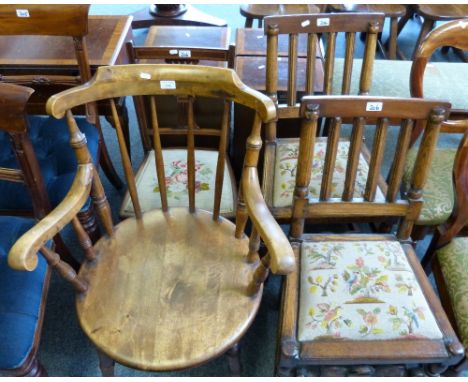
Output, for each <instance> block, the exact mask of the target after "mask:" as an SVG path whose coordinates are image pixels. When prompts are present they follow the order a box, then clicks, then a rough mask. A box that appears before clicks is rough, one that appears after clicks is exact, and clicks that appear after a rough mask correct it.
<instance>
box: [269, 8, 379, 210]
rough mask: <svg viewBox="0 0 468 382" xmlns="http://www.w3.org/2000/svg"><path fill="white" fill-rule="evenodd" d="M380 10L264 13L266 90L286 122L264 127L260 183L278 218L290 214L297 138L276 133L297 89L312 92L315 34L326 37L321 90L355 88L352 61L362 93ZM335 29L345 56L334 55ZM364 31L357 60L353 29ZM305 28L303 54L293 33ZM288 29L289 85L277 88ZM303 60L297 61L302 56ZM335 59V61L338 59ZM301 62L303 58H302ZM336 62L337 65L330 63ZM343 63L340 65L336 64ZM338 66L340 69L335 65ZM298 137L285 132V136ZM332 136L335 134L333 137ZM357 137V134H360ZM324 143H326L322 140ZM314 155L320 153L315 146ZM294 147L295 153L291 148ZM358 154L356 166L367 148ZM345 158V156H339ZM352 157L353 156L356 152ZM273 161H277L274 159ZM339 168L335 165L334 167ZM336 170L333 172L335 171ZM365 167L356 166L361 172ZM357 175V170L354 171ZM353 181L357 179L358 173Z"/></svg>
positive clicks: (294, 113)
mask: <svg viewBox="0 0 468 382" xmlns="http://www.w3.org/2000/svg"><path fill="white" fill-rule="evenodd" d="M383 21H384V15H383V14H380V13H369V14H365V13H347V14H344V13H336V14H327V13H323V14H310V15H289V16H269V17H266V18H265V34H266V35H267V65H266V78H267V79H266V93H267V95H269V96H270V97H271V98H272V99H273V100H274V101H275V102H276V103H277V105H278V119H279V120H281V119H284V121H281V122H285V121H287V122H288V125H286V126H284V127H283V128H282V130H281V131H280V129H278V128H277V121H273V122H271V123H269V124H268V125H267V126H266V129H265V141H266V142H265V143H266V145H265V158H264V171H263V188H264V194H265V200H266V201H267V203H268V205H269V206H270V208H271V209H272V213H273V215H274V216H275V217H276V218H277V219H284V218H290V217H291V207H292V198H293V197H292V194H293V190H294V177H295V173H296V166H297V160H296V159H297V149H298V145H299V139H298V138H282V137H281V135H280V134H281V133H283V135H282V136H283V137H284V131H286V130H288V132H289V134H290V129H289V128H288V129H287V128H286V127H289V125H290V124H292V123H293V122H294V119H297V118H298V117H299V110H300V108H299V104H298V99H300V97H301V96H302V95H304V94H305V95H312V94H314V89H313V84H314V68H315V66H314V63H315V51H316V46H317V40H318V38H319V37H318V35H319V34H321V36H322V39H324V40H326V41H327V45H326V53H325V58H324V69H325V75H324V89H323V92H324V93H325V94H333V93H335V91H336V90H337V88H338V86H339V88H340V89H341V90H338V92H340V93H341V94H350V93H351V92H352V91H354V89H353V87H352V83H351V75H352V72H353V67H354V68H355V69H357V70H358V71H359V69H358V67H359V65H360V64H361V66H360V80H359V94H360V95H362V94H367V93H368V92H369V90H370V86H371V81H372V70H373V64H374V57H375V47H376V44H377V34H378V33H379V32H380V31H381V30H382V25H383ZM339 32H345V33H346V54H345V59H344V61H343V60H341V61H339V59H336V58H335V54H336V38H337V34H338V33H339ZM358 32H366V33H367V37H366V46H365V51H364V58H363V60H362V63H358V62H357V61H356V60H355V59H354V51H355V40H356V33H358ZM302 33H306V34H307V38H308V44H307V46H308V51H307V58H306V59H305V60H304V59H300V58H299V59H298V56H297V38H298V35H300V34H302ZM282 34H287V35H289V56H288V86H287V91H286V92H285V93H281V94H280V93H279V92H278V57H277V55H278V35H282ZM301 60H302V61H301ZM338 61H339V62H338ZM301 62H302V63H301ZM335 64H338V65H335ZM341 65H342V66H341ZM339 67H341V68H342V70H343V72H342V75H341V73H340V72H339V71H337V69H339ZM299 76H305V88H304V89H298V88H297V87H296V83H297V82H298V81H297V80H298V78H299ZM294 136H295V137H297V136H298V134H296V135H289V137H294ZM332 139H334V138H332ZM359 139H360V138H359ZM324 142H326V138H324V140H323V142H322V141H317V145H319V146H320V145H323V144H324ZM325 144H326V143H325ZM346 145H347V144H346V143H345V142H343V143H340V144H339V146H340V149H339V154H338V155H339V161H337V167H338V165H339V166H342V165H343V163H344V162H346V160H345V159H343V158H344V157H343V155H344V156H346V155H347V153H348V151H347V150H348V149H347V147H348V146H346ZM315 152H316V155H321V154H323V153H324V151H323V150H319V149H318V147H317V149H316V150H315ZM294 153H296V154H294ZM361 156H362V158H361V159H359V160H358V162H357V163H358V166H359V167H363V166H364V163H365V160H364V158H365V156H366V153H364V152H363V153H362V155H361ZM316 160H317V161H318V167H317V168H315V167H314V171H315V172H316V173H317V174H320V173H321V171H322V168H320V163H323V157H317V158H316ZM343 160H344V162H343ZM356 160H357V158H356ZM275 163H276V164H277V165H275ZM338 170H339V168H337V171H338ZM337 171H335V172H337ZM365 171H366V170H365V169H364V167H363V168H362V169H361V170H360V171H359V174H361V172H365ZM358 176H359V175H358ZM315 178H316V177H315V176H313V181H312V184H311V194H313V195H314V196H317V195H316V193H315V191H314V190H316V189H317V187H316V186H317V184H315V186H312V185H313V184H314V183H315V182H316V179H315ZM358 182H360V181H359V179H358Z"/></svg>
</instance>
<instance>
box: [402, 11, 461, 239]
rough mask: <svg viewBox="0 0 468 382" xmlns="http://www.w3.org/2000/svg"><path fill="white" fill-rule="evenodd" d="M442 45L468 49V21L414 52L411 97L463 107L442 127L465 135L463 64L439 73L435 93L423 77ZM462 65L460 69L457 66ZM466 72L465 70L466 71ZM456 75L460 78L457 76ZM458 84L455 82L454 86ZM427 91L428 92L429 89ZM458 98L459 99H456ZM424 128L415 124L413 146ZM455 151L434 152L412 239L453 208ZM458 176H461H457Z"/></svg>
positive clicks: (434, 35)
mask: <svg viewBox="0 0 468 382" xmlns="http://www.w3.org/2000/svg"><path fill="white" fill-rule="evenodd" d="M444 46H451V47H455V48H457V49H461V50H468V20H455V21H451V22H448V23H446V24H444V25H442V26H440V27H438V28H436V29H434V30H433V31H432V32H430V33H429V34H428V35H427V37H426V38H425V39H424V41H423V42H422V43H421V45H420V47H419V49H418V50H417V52H416V55H415V58H414V60H413V63H412V66H411V73H410V88H411V96H413V97H431V98H434V97H435V96H438V97H441V96H444V97H445V98H447V99H449V100H450V101H452V100H453V101H452V105H454V104H463V103H464V104H465V105H466V106H465V107H466V109H465V110H456V108H454V109H452V111H451V113H450V117H449V120H448V121H445V122H444V123H443V125H442V129H441V131H442V132H443V133H455V134H460V133H464V132H465V131H466V129H467V128H468V119H467V113H468V104H467V103H466V97H465V96H464V95H463V92H464V89H465V88H466V85H467V84H468V82H466V81H465V80H464V79H465V78H466V74H467V73H466V72H463V70H464V68H463V67H464V66H466V64H459V65H457V66H455V67H453V68H450V67H446V70H452V71H453V70H455V69H457V71H456V72H455V73H453V74H451V77H450V76H449V75H448V74H447V73H442V74H441V77H440V78H439V79H438V81H437V82H436V87H437V89H435V91H436V92H437V94H433V90H434V89H433V88H434V86H433V84H431V83H430V82H428V78H427V77H426V76H425V75H426V74H427V73H426V72H430V71H431V70H433V69H432V68H428V62H429V59H430V57H431V56H432V54H433V53H434V51H435V50H436V49H438V48H441V47H444ZM460 65H461V66H460ZM465 70H466V69H465ZM458 76H459V77H458ZM444 80H445V81H448V80H451V81H452V83H448V82H446V83H443V82H442V81H444ZM457 81H459V84H458V83H455V82H457ZM428 88H430V90H428ZM457 98H458V99H457ZM423 128H424V126H422V125H417V126H416V128H415V130H414V132H413V136H412V144H414V142H416V140H417V138H418V137H419V136H420V134H421V132H422V130H423ZM411 151H412V152H411V153H410V155H409V157H408V168H409V169H410V168H411V167H412V165H413V163H414V158H415V153H416V151H417V148H416V147H415V148H414V149H412V150H411ZM456 152H457V148H456V147H453V148H442V147H441V148H438V149H437V150H436V152H435V159H434V161H433V163H432V165H431V168H430V170H429V177H428V180H427V186H426V197H425V202H424V205H423V209H422V211H421V215H420V217H419V219H418V220H417V221H416V223H415V224H416V226H415V230H414V232H413V234H412V237H413V239H417V240H419V239H422V238H423V237H424V235H425V234H426V233H427V232H428V231H429V230H430V229H431V228H434V227H436V226H437V225H439V224H442V223H444V222H445V221H447V219H448V218H449V216H450V214H451V212H452V211H453V209H454V195H455V194H454V187H453V182H452V168H453V163H454V158H455V155H456ZM459 176H463V174H460V175H459ZM408 181H409V171H408V174H407V175H406V176H405V183H406V184H408Z"/></svg>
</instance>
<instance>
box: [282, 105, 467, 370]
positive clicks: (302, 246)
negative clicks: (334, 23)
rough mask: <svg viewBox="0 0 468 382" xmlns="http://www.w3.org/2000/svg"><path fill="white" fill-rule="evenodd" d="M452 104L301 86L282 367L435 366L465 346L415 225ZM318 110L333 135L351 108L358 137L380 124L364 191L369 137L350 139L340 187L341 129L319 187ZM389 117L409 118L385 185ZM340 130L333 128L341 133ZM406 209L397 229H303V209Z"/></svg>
mask: <svg viewBox="0 0 468 382" xmlns="http://www.w3.org/2000/svg"><path fill="white" fill-rule="evenodd" d="M449 108H450V104H448V103H445V102H441V101H427V100H418V99H405V98H400V99H399V98H376V97H350V96H336V97H334V96H333V97H331V96H328V97H327V96H322V97H320V96H310V97H304V98H303V100H302V105H301V116H302V119H303V124H302V128H301V140H300V145H299V151H298V152H299V154H298V155H299V158H298V167H297V173H296V177H295V186H294V202H293V213H292V218H291V230H290V240H291V242H292V245H293V249H294V252H295V255H296V267H297V269H298V270H297V271H296V272H293V273H291V274H290V275H288V276H287V277H286V279H285V281H284V284H283V294H282V305H281V317H280V332H279V340H278V351H277V356H278V358H277V373H278V374H279V375H281V376H288V375H292V374H297V375H309V376H310V375H315V376H316V375H323V376H345V375H350V376H353V375H354V376H364V375H375V376H404V375H408V374H410V375H438V374H439V373H441V372H443V371H444V370H446V368H447V367H448V366H449V365H451V364H455V363H457V362H458V361H459V360H460V359H461V358H462V357H463V353H464V352H463V346H462V345H461V343H460V342H459V341H458V339H457V337H456V335H455V333H454V331H453V329H452V327H451V326H450V323H449V321H448V319H447V317H446V315H445V313H444V311H443V309H442V306H441V305H440V302H439V300H438V298H437V296H436V294H435V293H434V291H433V290H432V287H431V285H430V283H429V281H428V279H427V277H426V275H425V273H424V271H423V269H422V267H421V265H420V263H419V260H418V258H417V257H416V254H415V252H414V250H413V247H412V245H411V239H410V232H411V228H412V226H413V224H414V221H415V220H416V218H417V216H418V214H419V212H420V210H421V205H422V203H423V195H424V191H423V190H424V183H425V180H426V177H427V171H428V168H429V163H430V161H431V158H432V155H433V151H434V149H435V145H436V141H437V137H438V132H439V128H440V125H441V123H442V121H443V120H444V118H445V117H446V114H447V112H448V109H449ZM319 118H331V119H332V125H331V126H332V130H331V133H333V135H332V136H336V135H338V132H339V130H340V125H341V121H342V120H344V119H346V118H351V119H353V120H354V121H355V122H354V124H353V131H352V137H358V136H359V135H360V134H361V133H360V130H361V129H362V127H363V126H364V125H365V124H366V125H368V127H370V128H373V129H374V131H375V141H374V144H373V148H372V151H371V154H370V161H369V163H370V165H369V171H368V174H366V183H365V190H364V194H363V195H356V194H355V193H354V190H355V187H356V177H357V172H358V171H359V169H358V166H357V158H358V157H359V153H360V146H361V145H362V144H363V143H362V142H361V140H360V139H352V141H351V143H350V149H349V154H348V166H347V167H346V176H345V178H344V179H340V186H341V191H340V193H339V195H333V192H332V191H333V189H334V187H335V185H334V184H333V183H332V176H331V175H332V174H333V171H334V169H335V163H334V162H335V159H336V152H337V150H338V142H339V141H338V138H336V139H329V140H328V141H327V144H326V148H323V150H325V151H326V154H325V164H324V167H323V168H324V170H323V176H322V179H321V183H320V187H319V190H320V193H319V194H318V195H317V196H315V195H311V194H310V192H309V185H310V183H311V181H312V179H311V177H312V176H311V174H312V173H313V170H312V169H313V167H314V165H313V164H312V163H313V162H312V158H313V156H314V151H315V150H316V147H317V146H316V129H317V128H318V120H319ZM418 120H427V121H428V123H427V126H426V128H425V130H424V134H423V137H422V141H421V145H420V148H419V152H418V156H417V160H416V162H415V166H414V170H413V173H412V174H413V175H412V180H411V187H410V189H409V190H408V192H407V193H406V194H404V195H401V194H400V192H399V189H400V185H401V182H402V176H403V167H404V163H405V157H406V154H407V151H408V148H409V140H410V135H411V131H412V126H413V124H414V123H415V121H418ZM389 121H391V122H392V124H395V123H398V122H399V123H400V125H399V126H400V128H399V135H398V143H397V146H396V147H397V149H396V150H394V155H393V159H392V166H391V171H390V176H389V178H388V179H389V182H388V187H387V188H386V190H385V191H383V195H382V196H383V199H382V198H379V197H378V192H379V191H378V187H377V183H378V182H377V179H378V174H379V172H380V166H381V161H382V153H383V149H384V146H385V144H388V136H389V135H388V134H387V133H388V130H389ZM335 133H336V135H335ZM309 216H312V217H314V218H316V219H328V218H334V217H337V216H339V217H341V218H342V219H343V220H346V218H348V217H357V216H359V217H360V218H361V219H362V221H363V222H365V221H368V222H369V221H373V220H374V219H375V218H376V217H398V218H399V219H400V222H399V225H398V228H397V230H396V233H392V234H372V233H367V234H366V233H354V234H320V233H319V234H305V233H304V222H305V219H306V218H307V217H309Z"/></svg>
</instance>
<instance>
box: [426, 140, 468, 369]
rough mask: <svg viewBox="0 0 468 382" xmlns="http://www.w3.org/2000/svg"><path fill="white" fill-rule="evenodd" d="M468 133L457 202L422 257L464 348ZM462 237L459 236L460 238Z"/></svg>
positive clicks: (460, 155) (456, 178) (460, 156)
mask: <svg viewBox="0 0 468 382" xmlns="http://www.w3.org/2000/svg"><path fill="white" fill-rule="evenodd" d="M467 166H468V133H467V132H466V131H465V134H464V136H463V139H462V140H461V141H460V145H459V148H458V151H457V155H456V157H455V161H454V167H453V171H452V176H453V183H454V192H455V198H456V203H455V204H454V210H453V212H452V214H451V216H450V219H449V220H448V221H447V222H445V223H444V224H440V225H439V226H438V227H437V229H436V230H435V233H434V236H433V238H432V242H431V244H430V246H429V248H428V250H427V253H426V254H425V256H424V258H423V264H424V265H425V266H426V272H427V273H430V272H431V271H433V272H434V278H435V281H436V284H437V289H438V290H439V296H440V298H441V300H442V305H443V307H444V309H445V311H446V312H447V315H448V317H449V318H450V321H451V323H452V325H453V326H454V328H455V330H456V332H457V334H458V336H459V337H460V339H461V341H462V343H463V345H464V347H465V349H466V348H467V346H468V284H467V281H466V270H467V269H468V268H467V267H468V252H467V248H468V240H467V237H466V234H465V232H463V229H464V227H465V226H466V224H467V223H468V184H467V180H466V176H464V174H465V173H466V169H467ZM458 235H459V236H458ZM467 367H468V362H467V359H466V355H465V358H463V360H462V361H461V362H459V363H458V364H457V365H454V366H452V367H450V368H449V370H447V372H446V373H445V375H448V376H454V375H456V376H458V375H460V374H461V372H462V371H464V370H466V369H467Z"/></svg>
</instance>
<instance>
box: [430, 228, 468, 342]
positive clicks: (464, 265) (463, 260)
mask: <svg viewBox="0 0 468 382" xmlns="http://www.w3.org/2000/svg"><path fill="white" fill-rule="evenodd" d="M467 248H468V238H466V237H457V238H455V239H453V240H452V241H451V242H450V243H449V244H447V245H446V246H444V247H443V248H441V249H439V250H438V251H437V258H438V260H439V263H440V267H441V270H442V274H443V275H444V280H445V285H446V286H447V291H448V294H449V296H450V301H451V305H452V308H453V311H454V314H455V320H456V321H457V328H458V333H459V335H460V339H461V341H462V342H463V345H464V346H465V348H468V278H467V277H466V272H467V270H468V252H467V250H466V249H467Z"/></svg>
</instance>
